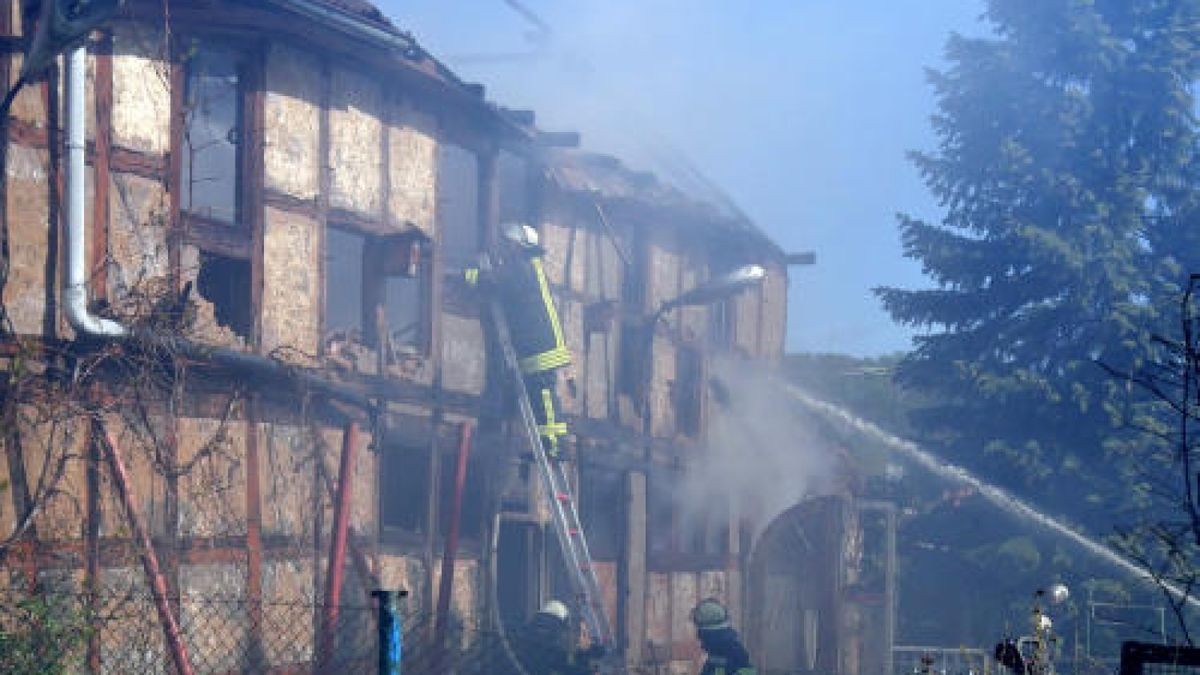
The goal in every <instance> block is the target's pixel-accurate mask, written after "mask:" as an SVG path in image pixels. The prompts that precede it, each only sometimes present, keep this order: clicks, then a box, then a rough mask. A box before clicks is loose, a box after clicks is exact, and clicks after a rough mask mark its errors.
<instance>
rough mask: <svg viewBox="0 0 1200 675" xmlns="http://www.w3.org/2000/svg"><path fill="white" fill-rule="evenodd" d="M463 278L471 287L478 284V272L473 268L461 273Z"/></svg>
mask: <svg viewBox="0 0 1200 675" xmlns="http://www.w3.org/2000/svg"><path fill="white" fill-rule="evenodd" d="M463 276H464V277H466V279H467V283H468V284H471V285H472V286H474V285H475V284H477V283H479V270H477V269H475V268H474V267H472V268H470V269H468V270H467V271H465V272H463Z"/></svg>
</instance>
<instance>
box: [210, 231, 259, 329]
mask: <svg viewBox="0 0 1200 675" xmlns="http://www.w3.org/2000/svg"><path fill="white" fill-rule="evenodd" d="M196 292H197V293H199V294H200V296H201V297H202V298H204V299H205V300H207V301H208V302H209V303H211V304H212V306H213V315H214V317H215V318H216V321H217V324H218V325H220V326H224V327H225V328H228V329H230V330H232V331H233V332H235V333H237V334H238V335H240V336H241V337H242V338H243V339H246V338H248V336H249V335H250V327H251V324H252V323H253V308H252V307H251V298H250V261H249V260H242V259H239V258H230V257H228V256H223V255H218V254H215V253H209V252H207V251H200V269H199V271H198V272H197V274H196Z"/></svg>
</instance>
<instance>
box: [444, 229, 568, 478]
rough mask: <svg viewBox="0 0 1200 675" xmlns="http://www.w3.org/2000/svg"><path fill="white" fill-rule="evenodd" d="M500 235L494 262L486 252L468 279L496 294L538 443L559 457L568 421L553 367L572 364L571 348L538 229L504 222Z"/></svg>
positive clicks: (470, 272) (557, 367)
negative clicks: (561, 318)
mask: <svg viewBox="0 0 1200 675" xmlns="http://www.w3.org/2000/svg"><path fill="white" fill-rule="evenodd" d="M500 234H501V237H500V247H499V251H498V255H497V256H496V259H495V260H494V262H493V261H491V260H489V259H488V258H487V257H485V258H484V260H483V264H481V265H480V268H479V269H469V270H467V271H466V278H467V283H469V284H471V285H473V286H474V285H476V284H478V283H480V282H485V283H487V284H488V285H489V286H491V287H492V289H493V290H494V292H495V293H496V294H497V295H498V296H499V299H500V303H501V306H502V307H503V309H504V313H505V318H506V319H507V320H508V328H509V332H510V333H511V334H512V343H513V349H514V351H516V353H517V359H518V365H519V367H520V370H521V379H522V381H523V383H524V385H525V391H527V392H528V393H529V402H530V404H531V405H532V406H533V414H534V417H536V418H537V422H538V431H539V432H540V434H541V437H542V447H543V448H545V450H546V454H547V455H549V456H550V457H551V458H553V459H557V458H558V457H559V452H560V445H561V439H562V437H563V436H565V435H566V434H567V425H566V423H565V422H563V421H562V419H561V417H560V415H561V404H560V403H559V399H558V387H557V384H558V375H557V371H558V369H560V368H562V367H564V366H567V365H569V364H570V363H571V352H570V351H569V350H568V349H567V345H566V341H565V340H564V339H563V332H562V324H561V323H560V322H559V320H558V310H557V309H556V308H555V306H554V298H553V297H552V296H551V295H550V284H549V283H548V282H547V280H546V272H545V270H544V269H543V266H542V254H543V253H545V251H544V249H542V247H541V246H540V245H539V244H538V233H537V230H535V229H533V228H532V227H530V226H528V225H523V224H520V223H507V224H505V225H502V226H501V229H500Z"/></svg>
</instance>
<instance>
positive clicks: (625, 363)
mask: <svg viewBox="0 0 1200 675" xmlns="http://www.w3.org/2000/svg"><path fill="white" fill-rule="evenodd" d="M647 337H648V336H647V335H646V331H645V329H643V328H642V327H641V326H640V325H638V324H636V323H634V322H633V321H626V322H624V323H622V324H621V344H620V348H621V352H620V354H619V359H618V361H617V392H618V393H621V394H625V395H627V396H630V397H632V398H633V399H634V402H635V403H640V400H639V399H640V392H641V391H642V387H643V386H644V382H643V378H644V377H648V374H647V373H646V368H649V367H650V364H649V363H648V362H647V360H646V358H645V354H646V349H647V348H648V347H649V345H647V344H646V340H647Z"/></svg>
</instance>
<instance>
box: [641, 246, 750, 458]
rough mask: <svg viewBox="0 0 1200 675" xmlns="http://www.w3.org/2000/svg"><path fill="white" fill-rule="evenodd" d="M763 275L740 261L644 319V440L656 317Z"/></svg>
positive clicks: (714, 298) (720, 296)
mask: <svg viewBox="0 0 1200 675" xmlns="http://www.w3.org/2000/svg"><path fill="white" fill-rule="evenodd" d="M766 276H767V270H766V269H764V268H763V266H762V265H743V266H741V267H739V268H737V269H735V270H733V271H731V272H727V273H725V274H722V275H721V276H719V277H716V278H713V279H710V280H708V281H707V282H705V283H703V284H700V285H699V286H696V287H695V288H693V289H691V290H690V291H686V292H684V293H683V294H682V295H679V296H677V297H675V298H673V299H671V300H668V301H666V302H664V303H663V304H662V305H661V306H659V308H658V309H657V310H655V312H654V314H653V315H651V317H650V320H649V321H647V322H646V326H645V328H644V330H645V335H644V336H643V338H642V391H641V396H640V398H641V404H642V405H641V407H642V410H641V416H642V435H644V436H645V437H646V438H647V441H648V440H649V437H650V431H651V429H650V427H651V420H652V419H653V416H652V415H651V413H650V386H651V385H652V384H653V382H654V375H653V372H654V371H653V368H652V367H651V363H652V361H653V359H652V355H653V353H654V329H655V327H656V326H657V325H658V322H659V320H661V319H662V318H663V316H664V315H665V314H666V313H667V312H669V311H671V310H673V309H678V308H679V307H694V306H698V305H711V304H713V303H715V302H718V301H720V300H725V299H726V298H730V297H733V296H735V295H737V294H738V293H741V292H742V291H744V290H746V289H749V288H753V287H755V286H758V285H760V284H762V282H763V279H765V278H766Z"/></svg>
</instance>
